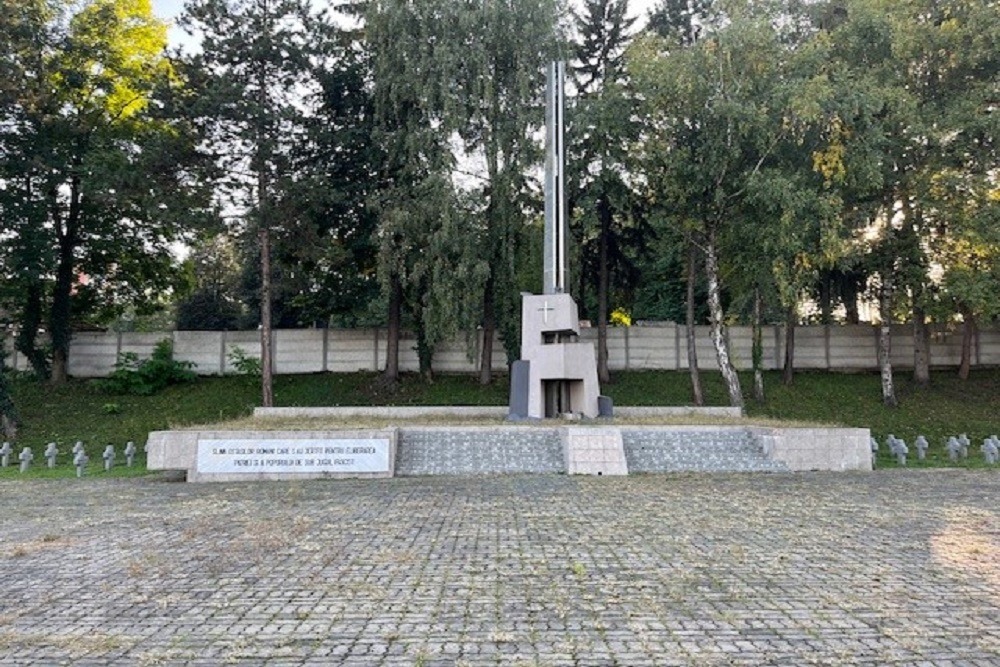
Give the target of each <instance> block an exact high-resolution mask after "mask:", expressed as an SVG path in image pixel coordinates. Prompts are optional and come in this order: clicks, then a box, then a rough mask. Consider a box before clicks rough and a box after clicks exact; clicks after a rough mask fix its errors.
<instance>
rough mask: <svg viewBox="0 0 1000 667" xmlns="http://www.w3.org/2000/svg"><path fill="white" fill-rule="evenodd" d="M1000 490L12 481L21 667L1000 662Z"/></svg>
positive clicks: (641, 483)
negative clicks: (999, 613) (999, 610)
mask: <svg viewBox="0 0 1000 667" xmlns="http://www.w3.org/2000/svg"><path fill="white" fill-rule="evenodd" d="M997 475H998V473H997V472H996V471H992V470H985V471H961V472H959V471H947V472H937V471H935V472H928V471H916V470H914V471H881V472H879V473H875V474H836V473H811V474H794V475H792V474H788V473H780V472H777V473H774V474H768V475H748V474H733V475H729V474H715V475H710V476H708V475H694V474H680V475H655V474H651V475H641V476H635V477H629V478H624V477H622V478H604V479H600V480H598V479H594V478H589V477H573V476H566V475H539V476H518V475H510V476H492V477H482V476H479V477H410V478H397V479H388V480H366V481H361V480H342V481H336V482H330V481H322V480H317V481H311V482H280V483H279V482H272V483H265V484H250V483H241V484H215V485H205V486H197V487H192V486H188V485H178V484H171V483H166V482H164V481H161V480H160V479H159V478H156V477H146V478H130V479H87V478H84V479H83V480H76V479H73V480H72V482H71V483H67V481H66V480H15V481H5V482H0V497H3V498H4V501H5V506H7V507H8V508H17V509H16V511H9V512H4V513H0V535H2V536H3V540H2V541H0V564H2V570H0V665H3V666H5V667H6V666H7V665H18V666H21V665H53V664H72V665H95V666H96V665H100V666H102V667H103V666H107V665H137V664H138V665H147V664H148V665H184V666H187V667H195V666H200V665H219V664H235V665H247V666H250V665H265V666H268V667H277V666H279V665H287V666H289V667H301V666H303V665H365V666H371V667H392V666H395V665H416V664H422V665H425V666H426V665H448V666H449V667H462V666H469V667H484V666H486V665H489V666H494V665H503V666H505V667H506V666H507V665H546V666H561V665H563V666H567V667H569V666H571V667H582V666H583V665H600V666H601V667H605V666H607V665H630V666H634V667H642V666H643V665H656V666H661V665H679V666H680V665H691V666H694V665H699V666H700V665H804V664H820V665H855V664H856V665H885V664H895V665H920V664H930V665H959V664H965V665H973V666H977V667H978V666H983V665H998V664H1000V660H998V656H1000V638H998V634H997V632H996V628H997V625H996V624H997V616H996V609H997V607H998V601H1000V570H998V565H997V564H998V562H1000V510H998V507H1000V503H998V500H1000V497H998V496H1000V484H998V481H1000V477H998V476H997ZM109 504H111V505H114V507H115V508H116V511H115V512H113V513H108V512H106V507H107V506H108V505H109Z"/></svg>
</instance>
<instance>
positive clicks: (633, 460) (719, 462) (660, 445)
mask: <svg viewBox="0 0 1000 667" xmlns="http://www.w3.org/2000/svg"><path fill="white" fill-rule="evenodd" d="M622 444H623V446H624V449H625V458H626V460H627V461H628V469H629V472H630V473H643V472H646V473H662V472H689V471H690V472H779V471H787V470H788V466H786V465H785V464H784V463H781V462H780V461H773V460H771V459H769V458H768V457H767V455H766V454H765V453H764V448H763V446H762V444H761V442H760V440H759V438H758V437H757V436H756V435H755V434H754V433H753V432H751V431H750V430H747V429H737V428H728V429H719V428H716V427H711V426H687V427H677V426H671V427H662V428H657V427H648V426H647V427H643V428H641V429H638V428H636V429H629V428H623V429H622Z"/></svg>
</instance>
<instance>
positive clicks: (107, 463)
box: [102, 445, 115, 472]
mask: <svg viewBox="0 0 1000 667" xmlns="http://www.w3.org/2000/svg"><path fill="white" fill-rule="evenodd" d="M102 457H103V458H104V472H107V471H109V470H111V467H112V466H114V464H115V446H114V445H108V446H107V447H105V448H104V454H102Z"/></svg>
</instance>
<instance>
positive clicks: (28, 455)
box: [17, 447, 35, 472]
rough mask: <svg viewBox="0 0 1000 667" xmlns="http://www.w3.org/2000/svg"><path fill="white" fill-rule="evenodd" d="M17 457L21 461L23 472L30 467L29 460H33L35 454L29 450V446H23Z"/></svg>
mask: <svg viewBox="0 0 1000 667" xmlns="http://www.w3.org/2000/svg"><path fill="white" fill-rule="evenodd" d="M17 458H18V459H19V460H20V461H21V472H25V471H26V470H27V469H28V468H30V467H31V462H32V461H33V460H34V458H35V454H34V453H33V452H32V451H31V448H30V447H25V448H24V449H22V450H21V453H20V455H18V457H17Z"/></svg>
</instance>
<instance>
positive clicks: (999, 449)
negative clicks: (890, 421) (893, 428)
mask: <svg viewBox="0 0 1000 667" xmlns="http://www.w3.org/2000/svg"><path fill="white" fill-rule="evenodd" d="M885 444H886V447H888V448H889V453H891V454H892V455H893V456H895V457H896V461H897V462H898V463H899V465H901V466H905V465H906V455H907V454H909V453H910V448H909V447H907V446H906V442H905V441H904V440H902V439H901V438H897V437H896V436H894V435H893V434H892V433H890V434H889V435H887V436H886V438H885ZM969 444H970V441H969V436H968V435H966V434H965V433H962V434H961V435H959V436H958V437H955V436H951V437H950V438H948V442H947V443H946V444H945V450H947V452H948V459H949V460H950V461H958V460H959V459H960V458H961V459H967V458H969ZM913 446H914V447H915V448H916V450H917V459H918V460H920V461H923V460H924V459H925V458H926V456H927V448H928V447H929V444H928V443H927V438H925V437H924V436H922V435H918V436H917V439H916V440H914V442H913ZM871 448H872V455H873V456H874V455H875V453H876V452H878V441H877V440H876V439H875V438H872V439H871ZM979 450H980V451H981V452H982V453H983V458H984V459H985V460H986V463H988V464H989V465H995V464H996V463H998V462H1000V438H998V437H997V436H996V435H991V436H990V437H988V438H986V439H985V440H983V444H982V446H981V447H980V448H979Z"/></svg>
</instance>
